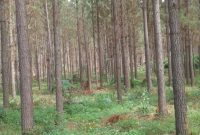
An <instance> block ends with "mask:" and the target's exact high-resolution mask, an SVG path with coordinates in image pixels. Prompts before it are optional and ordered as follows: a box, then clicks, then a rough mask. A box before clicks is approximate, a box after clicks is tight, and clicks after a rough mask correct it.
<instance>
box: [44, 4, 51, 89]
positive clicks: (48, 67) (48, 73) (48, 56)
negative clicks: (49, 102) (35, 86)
mask: <svg viewBox="0 0 200 135" xmlns="http://www.w3.org/2000/svg"><path fill="white" fill-rule="evenodd" d="M44 9H45V16H46V19H45V20H46V22H45V23H46V31H47V59H46V61H47V85H48V91H49V92H51V91H52V84H53V78H52V77H53V73H52V65H53V60H52V39H51V28H50V21H49V10H48V1H47V0H45V3H44Z"/></svg>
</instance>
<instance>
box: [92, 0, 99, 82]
mask: <svg viewBox="0 0 200 135" xmlns="http://www.w3.org/2000/svg"><path fill="white" fill-rule="evenodd" d="M94 22H95V20H94V0H92V36H93V46H94V71H95V80H96V85H98V76H97V58H96V37H95V24H94Z"/></svg>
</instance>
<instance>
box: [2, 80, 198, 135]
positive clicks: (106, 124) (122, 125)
mask: <svg viewBox="0 0 200 135" xmlns="http://www.w3.org/2000/svg"><path fill="white" fill-rule="evenodd" d="M153 84H154V88H153V91H152V93H151V94H148V93H147V92H145V87H144V86H143V84H142V81H137V82H136V83H135V88H134V89H130V90H129V91H128V93H126V94H124V96H123V103H121V104H118V103H117V102H116V94H115V90H114V87H113V86H112V85H107V86H106V87H105V89H102V90H93V91H88V92H87V91H86V92H81V93H80V92H76V91H73V92H71V94H70V97H71V98H70V100H69V99H68V101H66V102H65V105H64V114H63V118H62V122H61V124H59V125H56V124H55V119H56V112H55V96H54V95H53V94H48V92H47V89H46V85H45V83H42V87H41V90H40V91H39V90H38V87H37V85H36V83H34V84H33V97H34V123H35V128H34V131H33V135H174V134H175V120H174V107H173V92H172V88H170V87H166V91H167V103H168V107H167V108H168V115H167V116H166V117H164V118H160V117H159V116H158V115H157V92H156V91H157V90H156V87H155V86H156V84H155V83H153ZM186 95H187V107H188V114H187V116H188V128H189V130H190V132H191V133H192V135H199V134H200V128H199V127H200V79H199V78H197V79H196V86H195V87H193V88H191V87H186ZM0 102H2V94H0ZM0 104H2V103H0ZM19 105H20V102H19V97H17V98H16V99H12V100H11V101H10V106H11V108H10V109H8V110H3V109H2V107H0V135H20V106H19Z"/></svg>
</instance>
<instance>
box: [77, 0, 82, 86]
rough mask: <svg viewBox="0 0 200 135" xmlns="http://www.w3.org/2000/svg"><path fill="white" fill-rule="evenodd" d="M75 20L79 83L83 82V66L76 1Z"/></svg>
mask: <svg viewBox="0 0 200 135" xmlns="http://www.w3.org/2000/svg"><path fill="white" fill-rule="evenodd" d="M76 19H77V40H78V47H79V70H80V83H81V82H82V81H83V65H82V47H81V36H80V24H79V4H78V0H76Z"/></svg>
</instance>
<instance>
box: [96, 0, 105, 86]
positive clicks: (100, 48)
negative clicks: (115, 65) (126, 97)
mask: <svg viewBox="0 0 200 135" xmlns="http://www.w3.org/2000/svg"><path fill="white" fill-rule="evenodd" d="M96 9H97V45H98V48H99V51H98V52H99V71H100V87H103V76H104V69H103V68H104V66H103V47H102V44H101V43H100V21H99V0H96Z"/></svg>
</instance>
